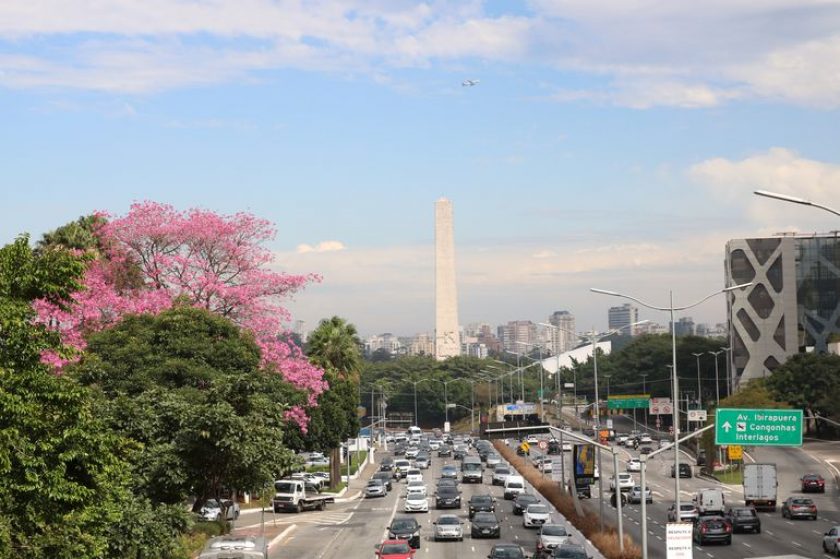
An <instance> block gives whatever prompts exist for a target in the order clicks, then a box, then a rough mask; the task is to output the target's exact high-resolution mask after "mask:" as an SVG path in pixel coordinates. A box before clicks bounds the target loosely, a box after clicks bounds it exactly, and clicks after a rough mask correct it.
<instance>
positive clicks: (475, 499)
mask: <svg viewBox="0 0 840 559" xmlns="http://www.w3.org/2000/svg"><path fill="white" fill-rule="evenodd" d="M468 506H469V515H470V518H471V519H472V517H473V515H475V513H477V512H496V500H495V499H494V498H493V496H492V495H473V496H472V497H470V500H469V503H468Z"/></svg>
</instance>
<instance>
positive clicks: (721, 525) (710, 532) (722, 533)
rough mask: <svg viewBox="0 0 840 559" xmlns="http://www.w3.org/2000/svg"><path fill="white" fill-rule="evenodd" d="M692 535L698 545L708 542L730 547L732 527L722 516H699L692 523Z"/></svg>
mask: <svg viewBox="0 0 840 559" xmlns="http://www.w3.org/2000/svg"><path fill="white" fill-rule="evenodd" d="M693 535H694V541H695V542H697V544H698V545H703V544H706V543H710V542H715V543H723V544H724V545H732V525H731V524H730V523H729V521H728V520H727V519H725V518H724V517H722V516H701V517H700V518H698V519H697V522H695V523H694V532H693Z"/></svg>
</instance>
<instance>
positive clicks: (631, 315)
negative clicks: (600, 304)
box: [607, 303, 639, 336]
mask: <svg viewBox="0 0 840 559" xmlns="http://www.w3.org/2000/svg"><path fill="white" fill-rule="evenodd" d="M607 318H608V323H609V329H610V330H619V329H622V328H623V330H622V331H621V334H623V335H625V336H626V335H628V334H629V335H631V336H635V335H636V327H635V326H634V327H632V328H631V327H630V325H631V324H633V323H634V322H639V309H638V308H637V307H634V306H633V305H631V304H630V303H624V304H623V305H621V306H620V307H610V310H609V312H608V315H607Z"/></svg>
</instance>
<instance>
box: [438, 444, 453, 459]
mask: <svg viewBox="0 0 840 559" xmlns="http://www.w3.org/2000/svg"><path fill="white" fill-rule="evenodd" d="M437 455H438V458H443V457H449V456H452V448H451V447H450V446H449V445H441V446H440V447H438V450H437Z"/></svg>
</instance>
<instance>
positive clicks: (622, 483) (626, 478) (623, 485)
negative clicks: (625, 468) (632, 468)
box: [610, 473, 636, 491]
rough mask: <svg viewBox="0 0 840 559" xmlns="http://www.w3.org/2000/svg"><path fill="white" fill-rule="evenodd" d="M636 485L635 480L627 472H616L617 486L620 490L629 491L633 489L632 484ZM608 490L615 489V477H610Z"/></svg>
mask: <svg viewBox="0 0 840 559" xmlns="http://www.w3.org/2000/svg"><path fill="white" fill-rule="evenodd" d="M635 485H636V481H635V480H634V479H633V476H631V475H630V474H628V473H620V474H618V487H619V489H620V490H621V491H630V490H631V489H633V486H635ZM610 491H615V478H613V477H610Z"/></svg>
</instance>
